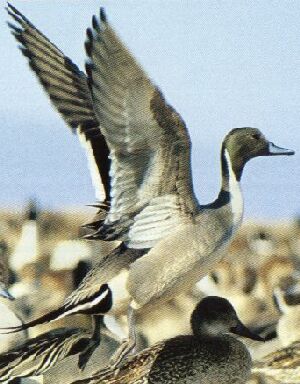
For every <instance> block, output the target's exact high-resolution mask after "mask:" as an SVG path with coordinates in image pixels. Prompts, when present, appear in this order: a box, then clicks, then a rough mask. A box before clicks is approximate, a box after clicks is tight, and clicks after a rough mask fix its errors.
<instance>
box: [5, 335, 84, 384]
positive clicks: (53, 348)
mask: <svg viewBox="0 0 300 384" xmlns="http://www.w3.org/2000/svg"><path fill="white" fill-rule="evenodd" d="M89 336H90V335H89V333H88V332H87V331H84V330H83V329H66V328H61V329H56V330H54V331H50V332H47V333H45V334H42V335H40V336H38V337H36V338H34V339H30V340H28V341H26V342H25V343H24V344H22V345H20V346H19V347H17V348H15V349H13V350H11V351H9V352H7V353H4V354H2V355H0V383H2V382H7V380H12V379H14V378H17V377H28V376H38V375H41V374H43V373H44V372H45V371H47V370H48V369H49V368H51V367H52V366H53V365H55V364H56V363H57V362H59V361H61V360H63V359H64V358H66V357H67V356H70V355H75V354H77V353H79V352H80V351H82V350H83V349H84V348H85V347H86V345H87V343H88V340H89Z"/></svg>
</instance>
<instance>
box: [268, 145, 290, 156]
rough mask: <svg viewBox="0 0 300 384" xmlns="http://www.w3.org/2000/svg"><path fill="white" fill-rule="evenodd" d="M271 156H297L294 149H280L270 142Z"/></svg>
mask: <svg viewBox="0 0 300 384" xmlns="http://www.w3.org/2000/svg"><path fill="white" fill-rule="evenodd" d="M268 154H269V155H270V156H280V155H287V156H291V155H294V154H295V151H293V150H292V149H285V148H280V147H278V146H277V145H275V144H274V143H271V142H269V153H268Z"/></svg>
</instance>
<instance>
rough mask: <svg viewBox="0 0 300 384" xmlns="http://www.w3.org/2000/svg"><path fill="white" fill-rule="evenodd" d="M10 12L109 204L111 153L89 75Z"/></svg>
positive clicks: (99, 192) (16, 34)
mask: <svg viewBox="0 0 300 384" xmlns="http://www.w3.org/2000/svg"><path fill="white" fill-rule="evenodd" d="M7 11H8V13H9V15H10V16H11V17H12V18H13V19H14V21H15V22H16V24H17V25H14V24H12V23H8V25H9V27H10V28H11V31H12V34H13V35H14V37H15V38H16V40H17V41H18V42H19V43H20V44H21V45H20V49H21V51H22V53H23V55H24V56H25V57H27V58H28V61H29V65H30V67H31V69H32V70H33V71H34V73H35V74H36V76H37V78H38V80H39V81H40V83H41V84H42V86H43V88H44V90H45V91H46V92H47V94H48V96H49V97H50V99H51V101H52V104H53V105H54V106H55V108H56V109H57V110H58V112H59V113H60V114H61V116H62V117H63V119H64V120H65V122H66V123H67V124H68V126H69V127H71V128H72V129H73V130H74V131H76V133H77V134H78V136H79V138H80V141H81V143H82V145H83V146H84V148H85V149H86V152H87V157H88V161H89V167H90V171H91V176H92V181H93V184H94V187H95V190H96V197H97V199H98V200H99V201H105V200H106V201H109V195H110V178H109V168H110V160H109V158H108V156H109V150H108V147H107V144H106V142H105V139H104V137H103V135H102V134H101V132H100V129H99V123H98V120H97V117H96V116H95V113H94V111H93V105H92V100H91V94H90V90H89V88H88V85H87V78H86V75H85V74H84V73H83V72H82V71H80V70H79V69H78V67H77V66H76V65H75V64H74V63H73V62H72V61H71V60H70V59H69V58H68V57H66V56H65V55H64V54H63V52H61V51H60V50H59V49H58V48H57V47H56V46H55V45H54V44H53V43H52V42H51V41H50V40H49V39H48V38H47V37H46V36H44V35H43V34H42V33H41V32H40V31H39V30H38V29H37V28H36V27H35V26H34V25H33V24H32V23H31V22H30V21H29V20H28V19H27V18H26V17H25V16H24V15H22V14H21V12H19V11H18V10H17V9H16V8H15V7H13V6H12V5H11V4H8V7H7Z"/></svg>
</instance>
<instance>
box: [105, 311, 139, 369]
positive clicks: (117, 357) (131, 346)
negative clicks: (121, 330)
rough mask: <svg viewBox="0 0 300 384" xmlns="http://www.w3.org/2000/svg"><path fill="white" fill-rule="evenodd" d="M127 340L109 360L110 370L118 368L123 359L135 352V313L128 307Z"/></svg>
mask: <svg viewBox="0 0 300 384" xmlns="http://www.w3.org/2000/svg"><path fill="white" fill-rule="evenodd" d="M127 319H128V329H129V330H128V339H125V340H124V341H123V342H122V344H121V345H120V347H119V348H118V349H117V351H116V352H115V353H114V354H113V356H112V358H111V359H110V365H111V368H113V369H116V368H118V367H119V366H120V364H121V363H122V361H123V359H124V358H125V357H126V356H128V355H129V354H134V353H135V352H136V350H135V349H136V331H135V325H136V324H135V323H136V321H135V313H134V309H133V308H132V307H131V306H129V308H128V314H127Z"/></svg>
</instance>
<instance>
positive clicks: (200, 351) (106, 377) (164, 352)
mask: <svg viewBox="0 0 300 384" xmlns="http://www.w3.org/2000/svg"><path fill="white" fill-rule="evenodd" d="M191 327H192V331H193V334H192V335H186V336H177V337H175V338H173V339H168V340H166V341H163V342H160V343H158V344H155V345H153V346H152V347H150V348H148V349H145V350H144V351H143V352H141V353H139V354H137V355H135V356H131V357H129V358H127V359H126V360H125V361H124V362H123V364H122V366H121V367H120V368H119V370H118V371H117V372H116V371H114V370H112V369H107V370H101V371H99V372H97V373H96V374H94V375H93V376H92V377H90V378H89V379H86V380H80V381H76V382H75V383H76V384H79V383H81V384H121V383H122V384H141V383H142V384H150V383H155V384H158V383H160V384H171V383H176V384H187V383H206V384H212V383H213V384H216V383H218V384H233V383H234V384H243V383H245V382H246V381H247V379H248V378H249V376H250V371H251V365H252V362H251V357H250V354H249V352H248V350H247V348H246V347H245V345H244V344H243V343H242V342H241V341H240V340H238V339H237V338H236V337H234V336H231V334H235V335H239V336H242V337H247V338H250V339H253V340H257V341H263V339H262V338H261V337H260V336H258V335H255V334H253V333H252V332H251V331H250V330H249V329H248V328H246V327H245V326H244V325H243V324H242V323H241V322H240V320H239V319H238V317H237V314H236V312H235V310H234V308H233V307H232V305H231V304H230V303H229V301H228V300H226V299H224V298H221V297H217V296H208V297H206V298H204V299H203V300H201V301H200V303H198V305H197V306H196V308H195V309H194V311H193V313H192V316H191ZM75 383H73V384H75Z"/></svg>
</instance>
